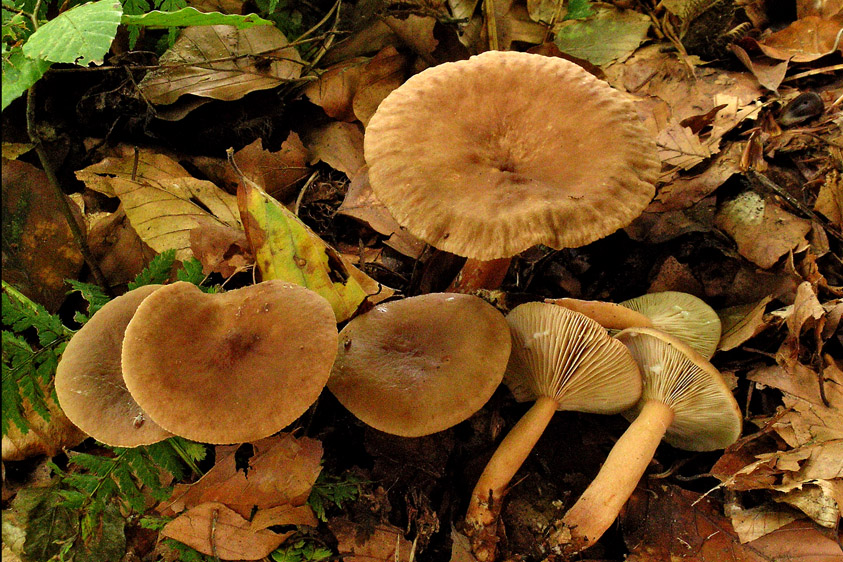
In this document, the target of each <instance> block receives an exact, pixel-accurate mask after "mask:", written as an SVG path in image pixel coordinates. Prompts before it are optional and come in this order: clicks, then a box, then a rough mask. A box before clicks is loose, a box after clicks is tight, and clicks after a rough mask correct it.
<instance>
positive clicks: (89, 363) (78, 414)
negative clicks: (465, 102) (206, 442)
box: [56, 285, 171, 447]
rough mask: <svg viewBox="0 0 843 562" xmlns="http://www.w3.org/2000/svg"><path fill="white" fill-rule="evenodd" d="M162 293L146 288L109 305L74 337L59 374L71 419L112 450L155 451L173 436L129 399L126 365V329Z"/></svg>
mask: <svg viewBox="0 0 843 562" xmlns="http://www.w3.org/2000/svg"><path fill="white" fill-rule="evenodd" d="M160 287H161V285H146V286H144V287H139V288H137V289H134V290H133V291H129V292H128V293H126V294H124V295H122V296H119V297H117V298H116V299H114V300H111V301H109V302H108V303H107V304H106V305H105V306H103V307H102V308H101V309H100V310H99V311H97V313H96V314H94V315H93V316H92V317H91V319H90V320H88V322H87V323H86V324H85V325H84V326H82V328H81V329H80V330H79V331H78V332H76V333H75V334H74V335H73V337H72V338H71V339H70V341H69V342H68V344H67V347H66V348H65V350H64V353H62V356H61V361H59V365H58V368H57V369H56V396H57V397H58V400H59V405H60V406H61V409H62V410H63V411H64V413H65V415H67V417H68V419H69V420H70V421H71V422H73V424H74V425H75V426H76V427H78V428H79V429H81V430H82V431H84V432H85V433H87V434H88V435H90V436H91V437H93V438H94V439H96V440H97V441H100V442H102V443H105V444H106V445H111V446H112V447H138V446H140V445H150V444H152V443H157V442H158V441H162V440H164V439H166V438H167V437H170V436H171V434H170V433H169V432H168V431H165V430H164V429H162V428H161V427H160V426H159V425H158V424H156V423H155V422H154V421H152V420H151V419H150V418H149V416H148V415H146V413H145V412H144V411H143V410H142V409H141V407H140V406H138V404H137V402H135V400H134V399H133V398H132V396H131V394H129V391H128V390H127V389H126V384H125V383H124V382H123V371H122V368H121V365H120V352H121V348H122V345H123V336H124V334H125V332H126V326H127V325H128V324H129V321H130V320H131V319H132V316H133V315H134V314H135V311H136V310H137V308H138V306H139V305H140V304H141V302H142V301H143V300H144V299H145V298H147V297H148V296H149V295H150V294H152V293H153V292H154V291H156V290H158V289H159V288H160Z"/></svg>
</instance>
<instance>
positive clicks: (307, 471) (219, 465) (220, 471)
mask: <svg viewBox="0 0 843 562" xmlns="http://www.w3.org/2000/svg"><path fill="white" fill-rule="evenodd" d="M252 446H253V447H254V455H253V456H252V457H251V458H250V459H249V469H248V471H246V470H238V469H237V463H236V461H235V458H234V454H235V452H236V451H237V449H238V446H236V445H229V446H219V447H217V449H216V450H217V453H216V464H215V465H214V467H213V468H212V469H211V470H209V471H208V472H207V473H206V474H205V475H204V476H203V477H202V478H200V479H199V480H198V481H197V482H196V483H195V484H177V485H176V486H175V488H174V489H173V494H172V496H171V498H170V499H169V500H167V501H165V502H163V503H162V504H161V506H159V508H158V509H159V511H160V512H161V513H163V514H165V515H168V514H174V513H179V512H181V511H183V510H185V509H190V508H192V507H195V506H198V505H200V504H204V503H207V502H220V503H224V504H225V505H226V506H228V507H229V508H231V509H233V510H234V511H235V512H237V513H239V514H240V515H242V516H243V517H249V516H250V515H251V513H252V509H253V508H255V507H257V508H258V509H270V508H274V507H278V506H285V509H288V508H289V507H298V506H303V505H304V504H305V502H306V501H307V498H308V496H309V495H310V491H311V489H312V488H313V483H314V482H316V478H317V477H318V476H319V472H320V471H321V468H322V467H321V460H322V444H321V443H320V442H319V441H317V440H315V439H311V438H309V437H301V438H296V437H294V436H293V435H292V434H290V433H282V434H280V435H276V436H273V437H267V438H266V439H261V440H260V441H257V442H255V443H253V444H252ZM308 509H310V508H308Z"/></svg>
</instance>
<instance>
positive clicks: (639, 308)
mask: <svg viewBox="0 0 843 562" xmlns="http://www.w3.org/2000/svg"><path fill="white" fill-rule="evenodd" d="M620 305H621V306H624V307H626V308H629V309H630V310H634V311H636V312H640V313H641V314H643V315H644V316H646V317H647V318H649V319H650V321H651V322H652V327H653V328H656V329H657V330H661V331H662V332H666V333H668V334H670V335H672V336H674V337H677V338H679V339H680V340H682V341H683V342H685V343H686V344H688V345H689V346H691V347H692V348H693V349H694V351H696V352H697V353H699V354H700V355H702V356H703V357H705V358H706V359H710V358H711V356H712V355H714V352H715V351H716V350H717V344H718V343H720V318H719V317H718V316H717V313H716V312H714V309H713V308H711V307H710V306H708V305H707V304H706V303H705V301H703V300H702V299H700V298H698V297H695V296H694V295H690V294H688V293H680V292H678V291H663V292H660V293H647V294H646V295H641V296H640V297H635V298H634V299H629V300H626V301H623V302H621V303H620ZM632 327H634V326H624V328H632Z"/></svg>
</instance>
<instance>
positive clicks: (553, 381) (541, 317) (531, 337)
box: [504, 302, 641, 414]
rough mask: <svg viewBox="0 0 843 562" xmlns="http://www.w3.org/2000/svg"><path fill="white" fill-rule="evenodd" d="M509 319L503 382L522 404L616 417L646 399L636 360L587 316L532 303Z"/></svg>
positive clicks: (518, 307) (517, 308)
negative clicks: (550, 404)
mask: <svg viewBox="0 0 843 562" xmlns="http://www.w3.org/2000/svg"><path fill="white" fill-rule="evenodd" d="M506 320H507V322H508V323H509V326H510V330H511V333H512V354H511V355H510V358H509V365H508V366H507V369H506V375H505V377H504V382H505V383H506V385H507V386H508V387H509V389H510V390H511V391H512V393H513V394H514V395H515V399H516V400H518V401H519V402H524V401H529V400H535V399H536V398H538V397H539V396H547V397H549V398H552V399H554V400H555V401H556V402H557V403H558V405H559V406H558V408H557V409H559V410H573V411H578V412H591V413H597V414H616V413H619V412H622V411H624V410H626V409H627V408H629V407H631V406H632V405H633V404H635V403H636V401H637V400H638V398H639V397H640V396H641V375H640V374H639V372H638V367H637V366H636V364H635V361H633V359H632V356H631V355H630V354H629V352H628V351H627V350H626V348H625V347H624V346H623V345H622V344H620V342H618V341H617V340H615V339H613V338H611V337H609V334H608V333H607V332H606V330H605V329H604V328H603V327H602V326H600V324H598V323H597V322H595V321H594V320H592V319H590V318H588V317H587V316H585V315H583V314H580V313H579V312H574V311H573V310H569V309H567V308H564V307H560V306H557V305H554V304H549V303H538V302H531V303H525V304H522V305H519V306H516V307H515V308H513V309H512V311H511V312H510V313H509V314H508V315H507V317H506Z"/></svg>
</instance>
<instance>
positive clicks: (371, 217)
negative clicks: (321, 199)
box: [337, 166, 425, 259]
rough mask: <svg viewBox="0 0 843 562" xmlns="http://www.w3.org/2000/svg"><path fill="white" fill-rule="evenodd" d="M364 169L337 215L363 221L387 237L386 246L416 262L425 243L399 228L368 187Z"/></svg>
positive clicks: (359, 173)
mask: <svg viewBox="0 0 843 562" xmlns="http://www.w3.org/2000/svg"><path fill="white" fill-rule="evenodd" d="M366 170H367V168H366V167H365V166H364V167H363V168H361V169H360V171H359V172H358V173H357V175H355V176H354V178H353V179H352V180H351V183H350V184H349V186H348V192H347V193H346V195H345V199H343V202H342V205H340V208H339V210H338V211H337V212H338V213H340V214H342V215H346V216H348V217H353V218H355V219H357V220H359V221H363V222H364V223H366V224H367V225H369V226H370V227H371V228H372V229H373V230H374V231H376V232H378V233H380V234H383V235H384V236H388V237H389V239H388V240H387V241H386V244H387V245H388V246H390V247H391V248H393V249H394V250H396V251H397V252H399V253H401V254H403V255H405V256H409V257H411V258H413V259H418V257H419V256H420V255H421V253H422V252H423V251H424V248H425V244H424V242H422V241H421V240H419V239H418V238H416V237H415V236H413V235H412V234H410V233H409V232H407V230H406V229H404V228H402V227H401V225H399V224H398V223H397V222H396V221H395V219H394V218H392V215H391V214H389V211H387V209H386V207H385V206H384V204H383V203H381V202H380V201H378V199H377V197H375V194H374V192H373V191H372V187H371V185H369V174H367V173H366Z"/></svg>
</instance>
